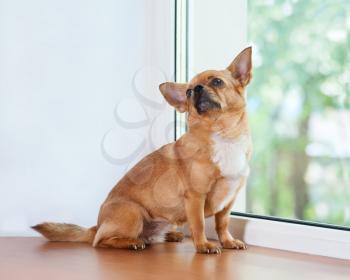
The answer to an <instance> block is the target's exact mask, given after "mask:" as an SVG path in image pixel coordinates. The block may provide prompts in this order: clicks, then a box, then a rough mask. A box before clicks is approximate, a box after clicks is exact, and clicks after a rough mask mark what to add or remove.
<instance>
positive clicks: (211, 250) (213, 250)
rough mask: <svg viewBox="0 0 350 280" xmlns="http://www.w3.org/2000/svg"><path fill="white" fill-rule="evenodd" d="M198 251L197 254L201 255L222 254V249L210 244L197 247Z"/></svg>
mask: <svg viewBox="0 0 350 280" xmlns="http://www.w3.org/2000/svg"><path fill="white" fill-rule="evenodd" d="M196 250H197V253H200V254H220V253H221V249H220V247H219V246H217V245H216V244H214V243H210V242H206V243H204V244H199V245H196Z"/></svg>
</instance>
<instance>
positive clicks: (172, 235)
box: [165, 231, 185, 242]
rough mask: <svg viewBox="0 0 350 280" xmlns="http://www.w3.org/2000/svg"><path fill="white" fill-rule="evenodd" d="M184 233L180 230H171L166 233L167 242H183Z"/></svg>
mask: <svg viewBox="0 0 350 280" xmlns="http://www.w3.org/2000/svg"><path fill="white" fill-rule="evenodd" d="M184 237H185V236H184V234H183V233H182V232H180V231H169V232H168V233H167V234H166V235H165V241H167V242H181V241H182V240H183V239H184Z"/></svg>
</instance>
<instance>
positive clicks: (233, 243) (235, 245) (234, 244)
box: [221, 239, 247, 250]
mask: <svg viewBox="0 0 350 280" xmlns="http://www.w3.org/2000/svg"><path fill="white" fill-rule="evenodd" d="M221 245H222V247H223V248H224V249H236V250H246V249H247V246H246V245H245V244H244V243H243V242H242V241H241V240H238V239H234V240H225V241H222V242H221Z"/></svg>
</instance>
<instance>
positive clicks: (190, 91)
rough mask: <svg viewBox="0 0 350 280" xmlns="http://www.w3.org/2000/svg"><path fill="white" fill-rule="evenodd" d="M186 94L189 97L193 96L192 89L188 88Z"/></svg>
mask: <svg viewBox="0 0 350 280" xmlns="http://www.w3.org/2000/svg"><path fill="white" fill-rule="evenodd" d="M186 96H187V98H190V97H191V96H192V89H188V90H187V91H186Z"/></svg>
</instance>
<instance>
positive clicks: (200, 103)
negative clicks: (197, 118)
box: [194, 92, 221, 114]
mask: <svg viewBox="0 0 350 280" xmlns="http://www.w3.org/2000/svg"><path fill="white" fill-rule="evenodd" d="M194 101H195V102H194V107H195V108H196V110H197V112H198V114H203V113H206V112H208V111H210V110H213V109H221V105H220V104H219V103H218V102H216V101H214V100H212V99H211V98H210V96H209V94H208V93H207V92H203V93H200V94H196V96H195V100H194Z"/></svg>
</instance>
